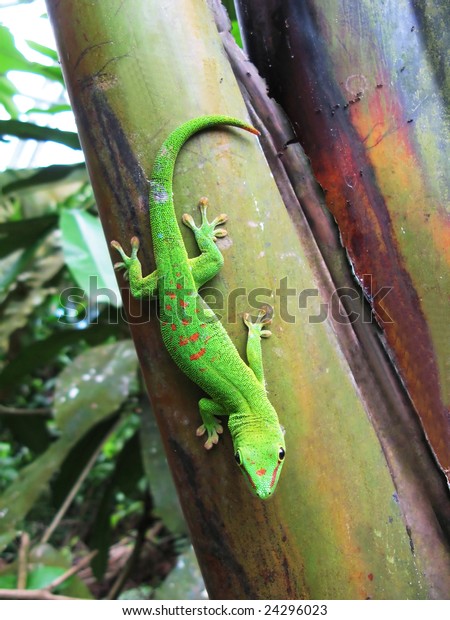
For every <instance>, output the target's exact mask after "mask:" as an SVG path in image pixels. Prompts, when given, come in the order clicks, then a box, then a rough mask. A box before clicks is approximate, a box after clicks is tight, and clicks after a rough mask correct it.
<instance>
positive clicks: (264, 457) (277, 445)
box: [234, 433, 286, 499]
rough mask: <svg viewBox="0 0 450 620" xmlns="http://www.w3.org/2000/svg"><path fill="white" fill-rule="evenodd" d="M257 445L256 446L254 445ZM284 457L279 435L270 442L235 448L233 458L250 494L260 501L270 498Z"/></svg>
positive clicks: (284, 451) (282, 438) (280, 435)
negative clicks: (248, 487)
mask: <svg viewBox="0 0 450 620" xmlns="http://www.w3.org/2000/svg"><path fill="white" fill-rule="evenodd" d="M255 444H258V445H255ZM285 456H286V448H285V445H284V437H283V435H282V434H281V433H280V434H279V435H278V434H277V436H276V437H273V438H271V440H270V441H265V442H263V443H260V442H258V440H256V441H255V442H254V443H253V444H252V445H248V444H244V445H240V446H238V447H235V452H234V458H235V459H236V463H237V464H238V465H239V467H240V469H241V470H242V473H243V474H244V476H245V478H246V480H247V482H248V483H249V486H250V489H251V490H252V492H253V493H254V494H255V495H257V496H258V497H259V498H260V499H268V498H269V497H271V496H272V495H273V493H274V491H275V487H276V486H277V483H278V479H279V477H280V473H281V469H282V467H283V463H284V457H285Z"/></svg>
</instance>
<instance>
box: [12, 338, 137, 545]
mask: <svg viewBox="0 0 450 620" xmlns="http://www.w3.org/2000/svg"><path fill="white" fill-rule="evenodd" d="M136 369H137V358H136V353H135V350H134V346H133V344H132V342H131V341H122V342H119V343H117V344H112V345H111V344H110V345H102V346H100V347H95V348H93V349H90V350H89V351H86V352H85V353H83V354H82V355H80V356H78V357H77V358H76V359H75V360H74V362H73V363H72V364H70V366H68V367H67V368H66V369H65V370H64V371H63V372H62V373H61V374H60V376H59V377H58V380H57V385H56V389H55V419H56V422H57V424H58V426H59V429H60V430H61V436H60V437H59V439H57V440H56V441H55V442H54V443H53V444H51V445H50V447H49V448H48V449H47V450H46V452H45V453H44V454H42V455H41V456H39V457H38V458H37V459H36V460H35V461H33V462H32V463H31V464H30V465H28V466H27V467H24V468H23V469H22V470H21V471H20V473H19V476H18V477H17V479H16V480H15V481H14V482H13V483H12V484H11V485H10V486H9V487H8V488H7V490H6V491H5V493H3V494H2V496H1V497H0V548H2V547H4V546H5V545H6V544H8V543H9V542H10V541H11V540H12V539H13V538H14V536H15V535H16V528H17V527H18V526H19V524H20V522H21V520H22V519H23V518H24V517H25V516H26V514H27V513H28V511H29V510H30V509H31V507H32V506H33V504H34V503H35V501H36V500H37V499H38V497H39V496H40V494H41V493H42V491H44V490H45V489H46V488H47V486H48V483H49V481H50V479H51V477H52V476H53V474H54V472H55V471H58V469H59V467H60V466H61V464H62V462H63V461H64V459H65V458H66V456H67V455H68V454H69V452H70V450H71V449H72V448H73V447H74V446H75V445H76V444H77V442H78V441H79V440H80V439H81V438H82V437H83V436H84V435H85V434H86V433H87V432H88V431H89V430H90V429H91V428H92V427H93V426H95V425H96V424H98V423H99V422H101V421H102V420H105V419H106V418H108V417H109V416H111V415H112V414H114V413H115V412H117V410H118V409H119V407H120V405H121V404H122V402H123V401H124V400H125V399H126V398H127V397H128V395H129V393H130V389H131V386H132V385H133V383H134V380H135V374H136Z"/></svg>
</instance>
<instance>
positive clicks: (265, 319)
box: [242, 305, 273, 338]
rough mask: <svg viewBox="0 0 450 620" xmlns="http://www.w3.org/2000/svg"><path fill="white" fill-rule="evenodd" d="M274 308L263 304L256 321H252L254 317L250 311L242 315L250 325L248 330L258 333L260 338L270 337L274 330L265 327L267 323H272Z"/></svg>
mask: <svg viewBox="0 0 450 620" xmlns="http://www.w3.org/2000/svg"><path fill="white" fill-rule="evenodd" d="M272 315H273V308H272V307H271V306H268V305H266V306H262V308H261V309H260V310H259V312H258V316H257V318H256V321H255V322H253V321H252V317H251V316H250V314H249V313H248V312H246V313H245V314H244V316H243V317H242V318H243V320H244V323H245V324H246V325H247V327H248V331H249V332H251V333H252V334H255V335H258V336H259V337H260V338H269V337H270V336H271V335H272V332H271V331H270V330H269V329H265V328H266V326H267V325H270V324H271V323H272Z"/></svg>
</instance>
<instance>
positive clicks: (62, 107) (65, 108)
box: [26, 103, 72, 114]
mask: <svg viewBox="0 0 450 620" xmlns="http://www.w3.org/2000/svg"><path fill="white" fill-rule="evenodd" d="M71 110H72V107H71V106H70V105H69V104H68V103H55V104H54V105H50V106H49V107H48V108H30V109H29V110H27V111H26V114H58V113H59V112H70V111H71Z"/></svg>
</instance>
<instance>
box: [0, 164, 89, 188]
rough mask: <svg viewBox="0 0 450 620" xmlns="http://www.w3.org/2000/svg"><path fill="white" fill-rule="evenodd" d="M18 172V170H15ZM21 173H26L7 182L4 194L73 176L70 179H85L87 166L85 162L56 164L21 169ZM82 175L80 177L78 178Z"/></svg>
mask: <svg viewBox="0 0 450 620" xmlns="http://www.w3.org/2000/svg"><path fill="white" fill-rule="evenodd" d="M15 172H17V171H15ZM18 172H19V173H21V174H25V175H26V176H24V178H19V179H17V180H14V181H11V182H9V183H6V184H5V185H4V186H3V188H2V193H3V194H4V195H7V194H12V193H14V192H17V191H21V190H24V189H29V188H30V187H36V186H38V185H49V184H51V183H58V182H60V181H63V180H64V179H67V177H69V176H73V179H70V180H74V181H76V180H84V179H85V178H86V166H85V164H84V163H79V164H55V165H53V166H46V167H45V168H36V169H35V170H26V171H25V170H20V171H18ZM78 177H80V179H78ZM81 177H82V178H81Z"/></svg>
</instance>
